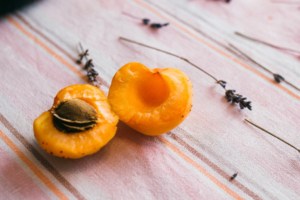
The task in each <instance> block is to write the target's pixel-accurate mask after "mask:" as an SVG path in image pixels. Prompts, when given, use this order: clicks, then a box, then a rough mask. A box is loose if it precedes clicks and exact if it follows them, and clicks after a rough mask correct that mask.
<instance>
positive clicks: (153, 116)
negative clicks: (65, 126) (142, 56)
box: [108, 62, 192, 136]
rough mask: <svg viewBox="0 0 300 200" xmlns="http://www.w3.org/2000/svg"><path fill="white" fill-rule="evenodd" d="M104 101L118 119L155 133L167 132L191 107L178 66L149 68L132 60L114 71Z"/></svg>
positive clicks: (186, 81) (188, 85)
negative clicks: (176, 67)
mask: <svg viewBox="0 0 300 200" xmlns="http://www.w3.org/2000/svg"><path fill="white" fill-rule="evenodd" d="M108 101H109V103H110V104H111V106H112V109H113V110H114V112H115V113H116V114H117V115H118V116H119V118H120V120H121V121H123V122H124V123H126V124H127V125H129V126H130V127H132V128H133V129H135V130H137V131H139V132H141V133H143V134H146V135H151V136H155V135H160V134H162V133H165V132H168V131H170V130H171V129H173V128H175V127H176V126H178V125H179V124H180V123H181V122H182V121H183V120H184V119H185V118H186V116H187V115H188V113H189V112H190V110H191V106H192V87H191V82H190V80H189V79H188V77H187V76H186V75H185V74H184V73H183V72H182V71H180V70H178V69H174V68H164V69H158V68H157V69H149V68H147V67H146V66H144V65H143V64H141V63H136V62H133V63H128V64H126V65H124V66H123V67H122V68H120V69H119V70H118V71H117V73H116V74H115V76H114V78H113V80H112V83H111V86H110V89H109V94H108Z"/></svg>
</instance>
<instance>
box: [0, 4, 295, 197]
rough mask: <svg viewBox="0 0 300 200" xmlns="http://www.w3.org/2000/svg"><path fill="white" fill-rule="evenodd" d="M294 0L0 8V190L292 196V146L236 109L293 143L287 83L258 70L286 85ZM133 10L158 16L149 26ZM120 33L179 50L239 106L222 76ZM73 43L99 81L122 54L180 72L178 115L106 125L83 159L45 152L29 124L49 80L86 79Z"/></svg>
mask: <svg viewBox="0 0 300 200" xmlns="http://www.w3.org/2000/svg"><path fill="white" fill-rule="evenodd" d="M287 1H288V0H286V2H287ZM299 6H300V3H298V4H297V2H294V3H293V4H292V3H280V2H277V3H276V2H275V1H271V0H243V1H236V0H232V1H231V2H230V3H224V2H223V1H209V0H194V1H191V0H189V1H187V0H178V1H171V0H147V1H144V0H133V1H129V0H128V1H127V0H124V1H121V0H111V1H105V0H94V1H80V0H72V1H71V0H65V1H59V0H56V1H55V0H52V1H50V0H43V1H38V2H37V3H35V4H32V5H31V6H28V7H26V8H24V9H22V10H19V11H17V12H15V13H13V14H10V15H7V16H5V17H2V18H1V19H0V46H1V48H0V69H1V73H0V199H3V200H4V199H5V200H7V199H22V200H23V199H130V200H133V199H139V200H140V199H209V200H213V199H217V200H220V199H256V200H258V199H272V200H274V199H279V200H283V199H293V200H297V199H300V154H299V153H298V152H297V151H296V150H295V149H293V148H291V147H289V146H288V145H286V144H284V143H282V142H280V141H279V140H277V139H275V138H274V137H271V136H269V135H267V134H265V133H264V132H263V131H261V130H259V129H257V128H255V127H254V126H251V125H250V124H249V123H246V122H245V121H244V120H245V119H249V120H251V121H253V122H255V123H256V124H259V125H260V126H262V127H264V128H265V129H267V130H269V131H271V132H273V133H275V134H276V135H278V136H279V137H281V138H283V139H284V140H286V141H288V142H290V143H291V144H293V145H295V146H296V147H298V148H299V147H300V137H299V134H300V92H299V90H297V88H295V87H292V86H290V85H289V84H286V83H285V82H283V83H280V84H278V83H276V82H275V81H274V79H273V75H272V73H278V74H280V75H281V76H283V77H284V78H285V79H286V80H288V81H289V82H290V83H292V84H293V85H295V86H296V87H298V88H299V86H300V78H299V77H300V60H299V56H300V53H299V51H297V50H299V49H300V37H299V34H300V26H299V24H300V10H299ZM142 18H149V19H151V21H155V22H169V23H170V25H169V26H167V27H164V28H162V29H159V30H152V29H150V28H149V27H147V26H144V25H143V24H142V23H141V20H140V19H142ZM237 32H238V33H237ZM241 34H244V35H247V36H249V37H251V38H256V39H259V40H261V41H265V43H261V42H254V41H253V40H250V39H247V38H246V37H242V36H241ZM120 36H122V37H126V38H130V39H133V40H136V41H138V42H142V43H145V44H148V45H151V46H154V47H157V48H160V49H163V50H167V51H170V52H173V53H176V54H178V55H180V56H183V57H185V58H188V59H189V60H190V61H192V62H193V63H196V64H197V65H198V66H201V68H202V69H205V70H206V71H208V72H209V73H211V74H213V75H214V76H215V77H218V79H222V80H225V81H227V83H228V84H227V87H228V88H231V89H235V90H236V91H237V92H238V93H240V94H242V95H243V96H246V97H247V98H248V99H249V100H251V101H252V105H253V110H252V111H249V110H240V109H239V108H238V106H234V105H231V104H229V103H227V102H226V99H225V98H224V91H223V90H222V88H220V87H219V86H218V85H216V84H215V82H214V81H213V80H212V79H210V78H209V77H208V76H207V75H205V74H204V73H203V72H201V71H200V70H198V69H197V68H194V67H193V66H192V65H190V64H188V63H186V62H184V61H183V60H180V59H178V58H175V57H172V56H170V55H166V54H163V53H161V52H158V51H154V50H151V49H147V48H144V47H142V46H138V45H134V44H130V43H126V42H124V41H120V40H119V39H118V38H119V37H120ZM79 42H81V43H82V44H83V46H84V47H85V48H88V49H89V52H90V54H91V57H92V58H93V59H94V63H95V65H96V69H97V71H98V72H99V73H100V76H101V79H102V89H103V90H105V91H106V92H107V91H108V87H109V84H110V81H111V78H112V77H113V75H114V73H115V72H116V70H118V69H119V68H120V67H121V66H122V65H124V64H125V63H127V62H131V61H138V62H141V63H144V64H145V65H147V66H149V67H175V68H178V69H181V70H183V71H184V72H185V73H186V74H187V75H188V76H189V77H190V78H191V80H192V83H193V91H194V97H193V102H194V103H193V109H192V112H191V113H190V115H189V117H188V118H187V119H186V120H185V121H184V123H182V124H181V125H180V126H179V127H177V128H175V129H174V130H172V131H171V132H169V133H166V134H164V135H161V136H159V137H147V136H143V135H141V134H139V133H137V132H135V131H133V130H132V129H130V128H129V127H127V126H126V125H125V124H123V123H119V125H118V132H117V135H116V137H115V138H114V139H113V140H112V141H111V142H110V143H109V144H108V145H107V146H105V147H104V148H103V149H102V150H101V151H99V152H98V153H96V154H95V155H92V156H89V157H86V158H83V159H79V160H66V159H59V158H55V157H53V156H51V155H48V154H47V153H45V152H44V151H43V150H42V149H41V148H40V147H39V146H38V145H37V143H36V141H35V139H34V136H33V129H32V123H33V120H34V119H35V118H36V117H37V116H39V114H40V113H42V112H43V111H45V110H47V109H49V108H50V107H51V105H52V102H53V98H54V96H55V94H56V93H57V91H59V90H60V89H61V88H63V87H65V86H67V85H70V84H75V83H85V82H86V78H85V74H84V71H82V68H81V66H79V65H77V64H76V63H75V60H76V58H77V55H78V51H77V48H76V47H78V43H79ZM268 44H273V46H272V45H271V46H270V45H268ZM236 48H238V49H239V51H236ZM241 52H243V53H244V54H245V55H247V57H245V55H244V54H243V55H242V54H241ZM249 57H250V58H251V59H249ZM259 65H262V66H264V67H265V68H267V70H270V71H266V70H264V69H263V68H262V67H261V66H259ZM234 173H238V175H237V177H236V178H235V179H234V180H230V177H231V176H232V175H233V174H234Z"/></svg>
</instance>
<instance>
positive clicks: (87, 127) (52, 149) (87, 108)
mask: <svg viewBox="0 0 300 200" xmlns="http://www.w3.org/2000/svg"><path fill="white" fill-rule="evenodd" d="M117 123H118V117H117V116H116V115H115V114H114V112H112V110H111V108H110V105H109V103H108V101H107V98H106V96H105V94H104V92H103V91H101V90H100V89H99V88H97V87H95V86H92V85H88V84H78V85H71V86H68V87H66V88H63V89H62V90H61V91H59V92H58V94H57V95H56V97H55V99H54V103H53V106H52V108H51V109H50V110H49V111H46V112H44V113H42V114H41V115H40V116H39V117H38V118H37V119H36V120H35V121H34V123H33V129H34V135H35V138H36V140H37V142H38V144H39V145H40V146H41V147H42V148H43V149H44V150H45V151H47V152H48V153H50V154H53V155H55V156H58V157H63V158H73V159H74V158H81V157H83V156H86V155H90V154H93V153H95V152H97V151H98V150H99V149H100V148H101V147H103V146H104V145H105V144H107V143H108V142H109V141H110V140H111V139H112V138H113V137H114V135H115V133H116V130H117V127H116V125H117Z"/></svg>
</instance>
